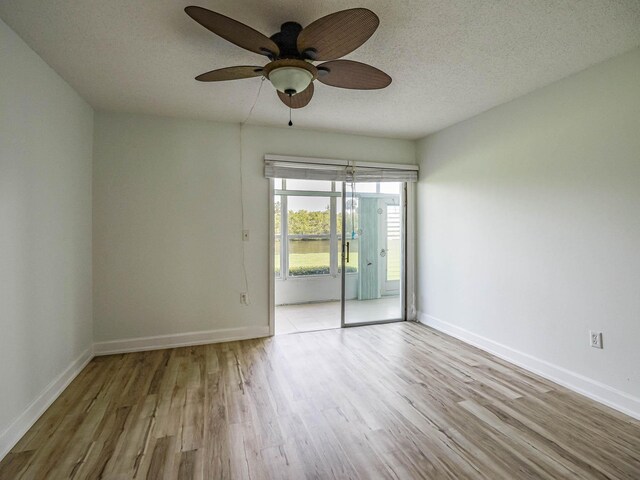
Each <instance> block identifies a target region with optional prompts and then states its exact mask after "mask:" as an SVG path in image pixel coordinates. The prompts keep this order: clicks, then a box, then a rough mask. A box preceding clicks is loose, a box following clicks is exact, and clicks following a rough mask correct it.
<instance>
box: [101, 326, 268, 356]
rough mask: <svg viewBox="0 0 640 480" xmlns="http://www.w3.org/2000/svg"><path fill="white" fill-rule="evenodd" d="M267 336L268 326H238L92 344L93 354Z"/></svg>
mask: <svg viewBox="0 0 640 480" xmlns="http://www.w3.org/2000/svg"><path fill="white" fill-rule="evenodd" d="M267 336H269V327H268V326H267V325H265V326H262V327H240V328H225V329H220V330H206V331H201V332H188V333H176V334H173V335H157V336H154V337H138V338H127V339H123V340H111V341H108V342H98V343H95V344H94V345H93V350H94V353H95V355H112V354H115V353H129V352H142V351H146V350H159V349H162V348H174V347H188V346H191V345H204V344H207V343H220V342H231V341H234V340H248V339H250V338H260V337H267Z"/></svg>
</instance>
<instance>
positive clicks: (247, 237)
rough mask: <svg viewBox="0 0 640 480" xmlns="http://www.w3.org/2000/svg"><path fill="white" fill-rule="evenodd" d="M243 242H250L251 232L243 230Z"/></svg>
mask: <svg viewBox="0 0 640 480" xmlns="http://www.w3.org/2000/svg"><path fill="white" fill-rule="evenodd" d="M242 241H243V242H248V241H249V230H242Z"/></svg>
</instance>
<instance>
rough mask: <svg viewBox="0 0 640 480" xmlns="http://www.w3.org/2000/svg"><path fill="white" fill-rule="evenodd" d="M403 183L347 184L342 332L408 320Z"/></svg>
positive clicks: (343, 231) (344, 199) (343, 235)
mask: <svg viewBox="0 0 640 480" xmlns="http://www.w3.org/2000/svg"><path fill="white" fill-rule="evenodd" d="M404 199H405V188H404V183H402V182H353V183H344V184H343V196H342V205H343V208H342V211H343V212H344V217H343V218H342V228H341V231H340V236H339V238H340V240H341V242H342V252H343V255H342V269H341V272H342V326H352V325H363V324H369V323H381V322H389V321H397V320H403V319H404V317H405V315H404V310H405V309H404V295H403V290H404V266H405V261H404V257H405V252H404V237H405V233H404V232H405V226H404V223H405V222H404V219H405V215H404V205H405V201H404Z"/></svg>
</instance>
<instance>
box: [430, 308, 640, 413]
mask: <svg viewBox="0 0 640 480" xmlns="http://www.w3.org/2000/svg"><path fill="white" fill-rule="evenodd" d="M418 321H419V322H420V323H423V324H425V325H427V326H429V327H431V328H434V329H436V330H438V331H440V332H443V333H446V334H447V335H451V336H452V337H455V338H457V339H459V340H462V341H463V342H465V343H469V344H471V345H473V346H475V347H478V348H479V349H481V350H484V351H486V352H489V353H491V354H493V355H495V356H496V357H499V358H502V359H503V360H506V361H508V362H511V363H513V364H515V365H518V366H519V367H522V368H524V369H526V370H529V371H531V372H533V373H535V374H537V375H540V376H541V377H544V378H546V379H548V380H551V381H552V382H555V383H558V384H560V385H562V386H564V387H567V388H569V389H570V390H573V391H575V392H577V393H580V394H582V395H584V396H585V397H589V398H591V399H592V400H595V401H596V402H600V403H602V404H604V405H607V406H609V407H611V408H614V409H615V410H618V411H620V412H622V413H624V414H626V415H629V416H631V417H634V418H636V419H638V420H640V398H636V397H634V396H632V395H629V394H628V393H625V392H623V391H621V390H618V389H616V388H613V387H610V386H609V385H605V384H604V383H601V382H598V381H597V380H593V379H591V378H588V377H585V376H584V375H581V374H579V373H576V372H573V371H571V370H567V369H566V368H563V367H560V366H558V365H554V364H552V363H550V362H547V361H545V360H542V359H540V358H537V357H534V356H532V355H529V354H528V353H524V352H520V351H518V350H515V349H513V348H511V347H508V346H506V345H503V344H501V343H498V342H495V341H493V340H490V339H488V338H485V337H482V336H480V335H478V334H476V333H473V332H470V331H469V330H466V329H464V328H461V327H458V326H457V325H453V324H451V323H448V322H445V321H443V320H440V319H438V318H435V317H432V316H430V315H427V314H425V313H423V312H419V313H418Z"/></svg>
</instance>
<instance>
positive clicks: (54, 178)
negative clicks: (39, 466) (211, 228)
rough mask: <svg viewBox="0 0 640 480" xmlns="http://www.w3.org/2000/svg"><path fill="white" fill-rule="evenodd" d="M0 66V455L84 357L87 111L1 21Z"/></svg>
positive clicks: (88, 340) (88, 310) (88, 337)
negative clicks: (49, 390) (50, 390)
mask: <svg viewBox="0 0 640 480" xmlns="http://www.w3.org/2000/svg"><path fill="white" fill-rule="evenodd" d="M0 72H1V73H0V385H2V387H1V388H0V458H1V457H2V456H3V454H4V453H5V452H6V450H7V448H9V447H10V446H11V444H12V442H13V441H14V440H16V439H17V438H19V436H20V435H21V434H22V433H24V432H23V431H21V430H22V429H24V427H25V426H27V427H28V424H29V421H30V420H33V419H34V418H31V417H30V416H33V415H35V416H37V415H38V414H39V413H40V412H39V411H38V409H39V408H41V407H42V406H43V405H44V404H43V403H38V402H36V404H33V405H32V408H31V409H30V410H29V411H26V409H27V407H29V405H31V404H32V402H34V401H35V400H37V399H38V398H39V397H40V395H41V394H43V393H46V391H47V386H53V387H57V386H60V385H59V384H55V380H56V379H58V377H59V376H60V375H61V374H63V372H65V370H66V369H67V368H68V367H69V366H71V365H73V362H74V361H76V360H78V359H79V358H85V359H86V358H89V355H90V352H89V351H88V349H90V347H91V344H92V319H91V316H92V305H91V155H92V151H91V149H92V135H93V134H92V129H93V112H92V110H91V108H90V107H89V106H88V105H87V104H86V103H85V102H84V101H83V100H82V99H81V98H80V97H79V96H78V95H77V94H76V93H75V92H74V91H73V90H72V89H71V88H70V87H69V85H67V84H66V83H65V82H64V80H62V79H61V78H60V77H59V76H58V75H57V74H56V73H55V72H54V71H53V70H51V69H50V68H49V67H48V66H47V65H46V64H45V63H44V62H43V61H42V60H41V59H40V58H39V57H38V56H37V55H36V54H35V53H34V52H33V51H32V50H31V49H29V47H28V46H27V45H26V44H25V43H24V42H23V41H22V40H21V39H20V38H19V37H18V36H17V35H16V34H15V33H14V32H13V31H12V30H10V29H9V27H7V25H6V24H4V23H3V22H2V21H0ZM83 354H84V356H83ZM76 363H77V364H78V365H79V364H81V363H82V362H81V361H80V363H78V362H76ZM52 381H54V383H50V382H52ZM54 384H55V385H54ZM45 396H46V395H45ZM40 399H41V400H42V401H43V402H45V403H46V401H45V400H43V399H42V398H40ZM23 414H24V415H23ZM21 415H22V416H21ZM16 436H17V438H16Z"/></svg>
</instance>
